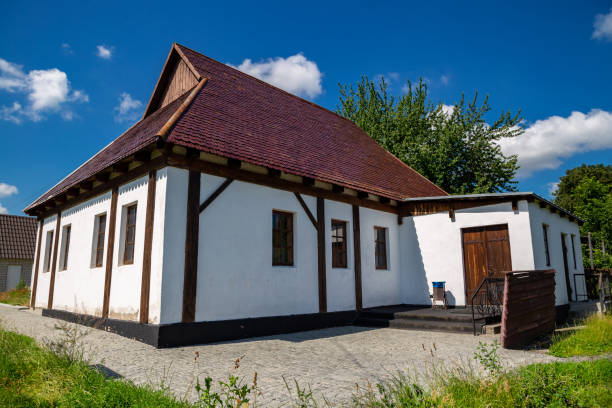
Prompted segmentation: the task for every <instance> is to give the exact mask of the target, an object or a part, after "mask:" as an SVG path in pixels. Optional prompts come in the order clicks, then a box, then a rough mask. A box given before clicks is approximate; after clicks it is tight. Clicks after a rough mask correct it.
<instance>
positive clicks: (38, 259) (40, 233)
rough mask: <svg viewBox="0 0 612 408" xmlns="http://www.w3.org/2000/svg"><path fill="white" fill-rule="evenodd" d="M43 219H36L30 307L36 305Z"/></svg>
mask: <svg viewBox="0 0 612 408" xmlns="http://www.w3.org/2000/svg"><path fill="white" fill-rule="evenodd" d="M42 230H43V219H42V218H39V219H38V242H37V243H36V254H35V255H36V261H35V262H34V282H32V294H31V299H30V307H31V308H32V309H34V308H35V307H36V288H37V287H38V266H39V264H40V241H41V240H42Z"/></svg>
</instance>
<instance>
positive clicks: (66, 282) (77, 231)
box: [37, 191, 111, 316]
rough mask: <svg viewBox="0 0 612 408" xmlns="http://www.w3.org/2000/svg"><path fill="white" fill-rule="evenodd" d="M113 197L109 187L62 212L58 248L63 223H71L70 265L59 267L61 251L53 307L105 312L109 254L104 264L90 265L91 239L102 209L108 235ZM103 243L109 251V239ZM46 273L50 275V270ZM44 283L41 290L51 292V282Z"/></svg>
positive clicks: (72, 310) (79, 311) (90, 313)
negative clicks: (64, 267) (49, 289)
mask: <svg viewBox="0 0 612 408" xmlns="http://www.w3.org/2000/svg"><path fill="white" fill-rule="evenodd" d="M110 197H111V193H110V191H108V192H107V193H104V194H102V195H100V196H98V197H95V198H92V199H91V200H88V201H85V202H83V203H81V204H78V205H76V206H74V207H71V208H69V209H67V210H65V211H63V212H62V218H61V220H60V224H61V227H60V237H59V241H58V245H59V248H58V251H59V250H61V248H62V246H61V243H62V235H61V233H62V229H63V227H64V226H66V225H69V224H70V226H71V229H70V245H69V250H68V268H67V269H66V270H64V271H62V270H60V258H61V257H60V254H59V252H58V256H57V266H56V269H55V289H54V293H53V309H58V310H67V311H71V312H75V313H83V314H88V315H92V316H101V315H102V303H103V297H104V276H105V273H106V256H105V257H104V262H103V264H102V266H101V267H97V268H96V267H92V266H91V259H92V249H93V242H92V240H93V235H94V225H95V219H96V215H98V214H102V213H106V219H107V227H106V235H105V236H106V237H108V219H109V215H110V201H111V200H110ZM43 234H44V230H43ZM43 245H44V238H43ZM104 245H105V246H104V251H105V252H104V253H105V254H106V239H105V243H104ZM41 252H42V253H43V257H44V250H41ZM43 259H44V258H41V260H43ZM41 267H42V263H41ZM46 275H49V276H50V275H51V274H46ZM38 276H39V279H40V276H41V274H40V273H39V275H38ZM41 283H42V282H41V281H40V280H39V286H38V287H39V290H40V289H41V288H42V286H44V287H45V288H46V289H47V293H48V287H49V285H48V283H47V284H46V285H41ZM47 296H48V295H47ZM37 298H38V295H37ZM45 307H46V306H45Z"/></svg>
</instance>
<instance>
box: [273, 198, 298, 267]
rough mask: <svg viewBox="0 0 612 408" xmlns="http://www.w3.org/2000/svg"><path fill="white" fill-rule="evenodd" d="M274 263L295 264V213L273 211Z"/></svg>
mask: <svg viewBox="0 0 612 408" xmlns="http://www.w3.org/2000/svg"><path fill="white" fill-rule="evenodd" d="M272 265H284V266H293V214H291V213H288V212H283V211H276V210H275V211H272Z"/></svg>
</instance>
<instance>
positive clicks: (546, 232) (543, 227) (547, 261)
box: [542, 224, 550, 266]
mask: <svg viewBox="0 0 612 408" xmlns="http://www.w3.org/2000/svg"><path fill="white" fill-rule="evenodd" d="M542 231H543V232H544V251H545V253H546V266H550V251H549V249H548V225H546V224H542Z"/></svg>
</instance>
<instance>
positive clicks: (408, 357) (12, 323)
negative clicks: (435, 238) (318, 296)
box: [0, 307, 555, 406]
mask: <svg viewBox="0 0 612 408" xmlns="http://www.w3.org/2000/svg"><path fill="white" fill-rule="evenodd" d="M0 322H1V324H2V325H3V326H4V327H5V328H7V329H9V330H14V331H17V332H20V333H22V334H25V335H28V336H31V337H34V338H36V339H38V340H41V341H42V340H45V339H52V338H54V337H56V336H58V334H59V332H58V330H56V329H54V326H55V324H57V323H60V322H61V321H59V320H56V319H52V318H48V317H43V316H41V315H40V312H39V311H30V310H27V309H22V310H19V309H16V308H9V307H0ZM84 330H87V331H88V334H87V336H86V337H85V338H84V340H83V341H84V343H85V345H86V348H87V356H88V358H89V359H90V361H91V362H92V364H94V363H97V364H103V365H105V366H106V367H108V368H110V369H111V370H113V371H115V372H117V373H119V374H120V375H122V376H124V377H125V378H127V379H130V380H132V381H134V382H135V383H152V384H154V385H160V384H164V385H166V386H169V388H170V390H171V391H172V392H174V393H175V394H176V395H177V396H178V397H179V398H184V397H185V396H187V397H189V398H192V397H193V391H192V393H189V392H188V389H189V384H192V383H193V381H194V378H195V376H196V375H199V376H200V378H203V377H205V376H207V375H210V376H211V377H213V379H215V380H221V379H226V378H227V375H228V374H230V373H234V374H237V375H238V376H240V377H241V378H244V379H245V381H248V382H250V381H251V380H252V378H253V374H254V372H257V374H258V384H259V386H260V389H261V391H262V396H261V397H259V399H258V402H261V403H264V405H266V406H281V405H285V404H286V403H287V402H288V399H289V398H290V397H289V393H288V392H287V390H286V388H285V383H284V381H283V377H284V378H285V379H286V380H287V381H288V382H289V383H290V384H291V383H293V379H296V380H298V382H299V383H300V385H301V386H306V385H310V387H311V388H312V390H313V392H314V393H315V395H316V396H318V398H321V395H325V397H326V399H327V400H328V401H330V402H331V403H332V404H334V405H335V406H343V405H345V404H347V402H349V401H350V398H351V395H352V394H353V392H354V390H355V384H359V385H361V386H364V385H365V384H366V382H367V381H370V382H371V383H375V382H377V381H378V380H381V379H384V378H388V377H389V376H391V375H393V374H396V373H397V372H398V371H402V372H406V373H412V374H413V375H417V376H422V375H424V373H426V372H428V370H431V367H432V364H437V365H443V366H446V367H449V366H451V365H453V364H462V365H464V366H465V363H466V362H468V361H471V362H472V364H474V363H473V361H472V358H473V353H474V351H475V349H476V346H477V345H478V342H479V341H486V342H492V341H493V340H495V339H496V336H490V335H487V336H479V337H474V336H472V335H471V334H454V333H436V332H428V331H408V330H395V329H368V328H362V327H354V326H350V327H340V328H332V329H324V330H315V331H308V332H301V333H295V334H287V335H278V336H269V337H260V338H255V339H249V340H242V341H232V342H224V343H216V344H208V345H198V346H189V347H180V348H172V349H161V350H158V349H155V348H154V347H151V346H148V345H146V344H143V343H140V342H138V341H135V340H130V339H127V338H124V337H121V336H119V335H116V334H113V333H108V332H105V331H102V330H95V329H85V328H84ZM196 352H198V353H199V359H198V362H197V363H195V362H194V356H195V353H196ZM500 355H501V356H502V358H503V360H504V362H505V364H506V365H507V366H517V365H521V364H529V363H533V362H540V361H554V360H555V358H554V357H551V356H549V355H546V354H544V353H543V352H539V351H510V350H500ZM239 357H243V358H242V361H241V364H240V368H239V369H238V370H234V361H235V359H236V358H239ZM343 402H344V403H343Z"/></svg>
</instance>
